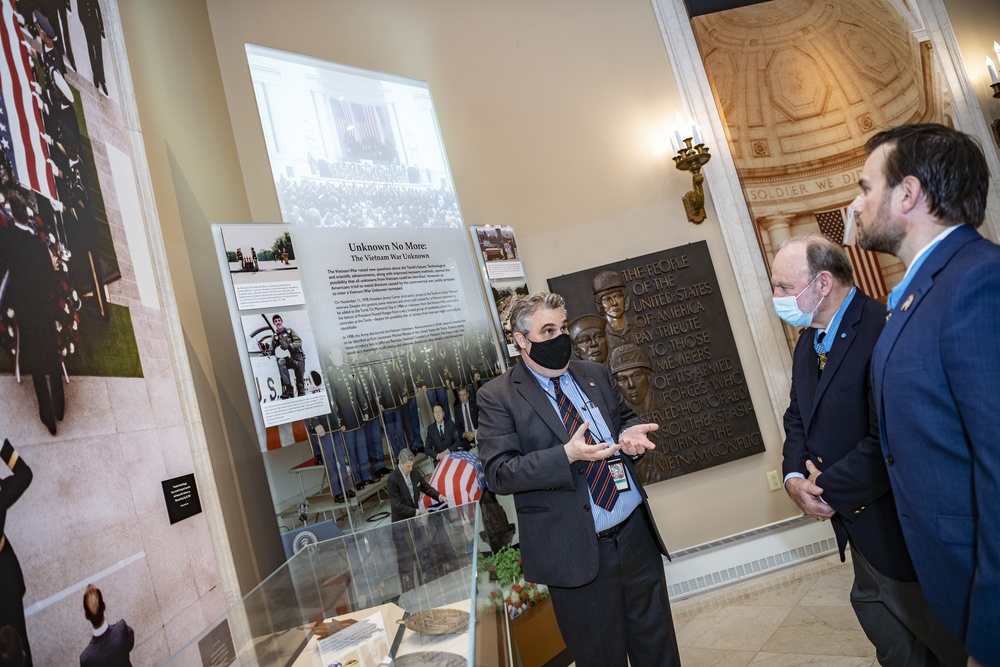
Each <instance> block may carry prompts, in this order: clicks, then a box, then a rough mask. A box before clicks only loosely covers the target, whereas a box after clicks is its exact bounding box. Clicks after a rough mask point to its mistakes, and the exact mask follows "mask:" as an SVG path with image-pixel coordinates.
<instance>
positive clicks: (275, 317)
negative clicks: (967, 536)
mask: <svg viewBox="0 0 1000 667" xmlns="http://www.w3.org/2000/svg"><path fill="white" fill-rule="evenodd" d="M276 320H281V321H282V322H284V321H285V318H284V317H282V316H281V315H275V316H274V317H272V318H271V323H272V324H273V323H274V322H275V321H276Z"/></svg>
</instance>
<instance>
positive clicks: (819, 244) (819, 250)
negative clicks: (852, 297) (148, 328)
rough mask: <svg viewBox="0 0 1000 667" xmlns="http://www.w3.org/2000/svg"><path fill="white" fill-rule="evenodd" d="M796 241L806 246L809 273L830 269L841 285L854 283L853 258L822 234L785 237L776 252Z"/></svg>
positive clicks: (814, 273) (811, 274)
mask: <svg viewBox="0 0 1000 667" xmlns="http://www.w3.org/2000/svg"><path fill="white" fill-rule="evenodd" d="M795 243H802V244H805V246H806V263H807V264H808V265H809V275H810V276H815V275H816V274H818V273H819V272H820V271H829V272H830V274H831V275H832V276H833V279H834V280H836V281H837V282H838V283H840V284H841V285H853V284H854V269H853V268H852V267H851V258H850V257H848V256H847V252H846V251H845V250H844V249H843V247H841V246H839V245H837V244H836V243H834V242H833V241H831V240H830V239H828V238H826V237H825V236H823V235H821V234H800V235H799V236H793V237H791V238H789V239H785V240H784V241H782V242H781V243H779V244H778V247H777V248H776V249H775V252H774V254H775V255H777V254H778V252H780V251H781V250H782V249H784V248H787V247H788V246H790V245H793V244H795Z"/></svg>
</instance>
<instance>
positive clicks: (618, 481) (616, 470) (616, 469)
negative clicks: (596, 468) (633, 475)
mask: <svg viewBox="0 0 1000 667" xmlns="http://www.w3.org/2000/svg"><path fill="white" fill-rule="evenodd" d="M608 470H609V471H610V472H611V479H613V480H614V481H615V488H617V489H618V490H619V491H628V490H629V489H631V488H632V487H631V486H630V485H629V483H628V475H626V474H625V462H624V461H622V457H621V456H618V455H615V456H612V457H611V458H609V459H608Z"/></svg>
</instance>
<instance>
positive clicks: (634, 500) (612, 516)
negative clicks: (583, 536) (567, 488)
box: [525, 364, 642, 533]
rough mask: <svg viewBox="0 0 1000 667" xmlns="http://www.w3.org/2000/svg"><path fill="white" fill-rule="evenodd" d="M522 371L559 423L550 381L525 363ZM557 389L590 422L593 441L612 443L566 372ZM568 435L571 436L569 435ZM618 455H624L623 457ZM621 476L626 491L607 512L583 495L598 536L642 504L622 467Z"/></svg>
mask: <svg viewBox="0 0 1000 667" xmlns="http://www.w3.org/2000/svg"><path fill="white" fill-rule="evenodd" d="M525 368H527V369H528V370H529V371H531V374H532V375H534V376H535V379H536V380H538V384H539V385H540V386H541V387H542V391H544V392H545V395H546V396H548V397H549V403H551V404H552V409H553V410H555V412H556V416H557V417H559V421H562V415H560V414H559V404H558V403H557V402H556V388H555V384H554V383H553V382H552V379H551V378H547V377H544V376H542V375H539V374H538V373H536V372H535V371H533V370H532V369H531V368H530V367H529V366H528V365H527V364H525ZM559 388H560V389H562V392H563V393H564V394H566V398H568V399H569V401H570V403H572V404H573V407H575V408H576V411H577V412H578V413H580V417H581V418H582V419H584V420H585V421H589V422H590V432H591V433H592V434H593V436H594V437H595V438H596V439H597V440H601V441H603V442H606V443H609V444H615V436H614V435H612V433H611V430H610V429H609V428H608V424H607V422H605V421H604V415H602V414H601V410H600V408H598V407H597V405H596V404H595V403H593V402H592V401H591V400H590V399H588V398H587V396H586V394H584V393H583V391H582V390H581V389H580V386H579V385H577V383H576V380H575V379H573V376H572V375H570V373H569V372H566V373H563V374H562V376H560V378H559ZM570 435H571V436H572V435H573V434H572V433H570ZM622 456H624V454H623V455H622ZM625 476H626V477H627V478H628V483H629V490H628V491H621V490H619V491H618V501H617V502H616V503H615V506H614V507H612V508H611V510H610V511H608V510H606V509H604V508H603V507H598V506H597V505H596V504H595V503H594V498H593V496H592V495H590V494H589V493H588V494H587V498H588V499H589V500H590V512H591V514H592V515H593V517H594V530H595V531H596V532H598V533H599V532H601V531H602V530H607V529H608V528H611V527H612V526H617V525H618V524H619V523H621V522H622V521H624V520H625V519H627V518H628V516H629V515H630V514H632V512H633V511H634V510H635V508H636V507H638V506H639V505H640V504H641V503H642V496H641V495H640V494H639V490H638V489H637V488H636V485H635V480H634V479H632V475H631V474H630V473H629V469H628V466H625Z"/></svg>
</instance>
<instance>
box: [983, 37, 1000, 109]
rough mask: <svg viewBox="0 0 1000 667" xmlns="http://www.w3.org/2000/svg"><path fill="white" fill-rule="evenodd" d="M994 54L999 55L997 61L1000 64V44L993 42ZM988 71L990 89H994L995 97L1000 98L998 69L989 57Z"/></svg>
mask: <svg viewBox="0 0 1000 667" xmlns="http://www.w3.org/2000/svg"><path fill="white" fill-rule="evenodd" d="M993 52H994V53H996V54H997V61H998V62H1000V44H997V43H996V42H993ZM986 71H987V72H989V73H990V88H992V89H993V97H1000V77H997V68H996V66H995V65H994V64H993V59H992V58H990V57H989V56H986Z"/></svg>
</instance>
